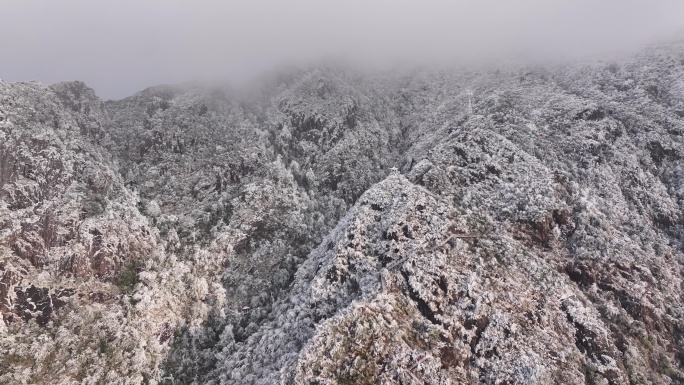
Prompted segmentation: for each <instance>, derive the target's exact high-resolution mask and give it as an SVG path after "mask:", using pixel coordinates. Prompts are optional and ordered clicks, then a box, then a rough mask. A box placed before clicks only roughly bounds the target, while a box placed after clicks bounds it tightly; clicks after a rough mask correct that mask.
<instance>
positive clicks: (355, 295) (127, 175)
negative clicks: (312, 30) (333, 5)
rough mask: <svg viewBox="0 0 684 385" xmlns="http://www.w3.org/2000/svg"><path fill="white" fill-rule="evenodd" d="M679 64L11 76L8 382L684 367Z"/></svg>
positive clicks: (0, 141)
mask: <svg viewBox="0 0 684 385" xmlns="http://www.w3.org/2000/svg"><path fill="white" fill-rule="evenodd" d="M682 79H684V49H683V48H682V45H681V44H679V43H675V44H670V45H668V46H665V47H655V48H652V49H650V50H648V51H646V52H644V53H642V54H640V55H637V56H635V57H633V58H631V59H625V60H622V61H617V62H610V63H593V64H588V65H581V66H580V65H574V66H565V67H556V68H522V67H505V68H500V69H498V70H486V71H484V70H483V71H480V72H475V71H466V70H449V71H446V70H445V71H431V70H420V71H414V72H411V73H385V74H381V75H379V74H376V75H369V74H362V73H357V72H354V71H351V70H347V69H341V68H335V67H326V68H318V69H312V70H301V71H299V70H293V71H289V72H281V73H277V74H273V75H270V76H268V77H264V78H262V79H260V80H258V81H257V82H256V83H255V85H254V87H253V88H251V89H249V90H245V91H244V92H237V91H235V90H230V89H228V88H225V87H223V88H222V87H217V88H214V89H207V88H202V87H190V86H162V87H155V88H150V89H147V90H144V91H142V92H140V93H138V94H136V95H133V96H131V97H129V98H126V99H123V100H120V101H110V102H105V103H103V102H102V101H100V100H99V99H98V98H97V97H96V96H95V94H94V92H93V91H92V90H90V89H88V88H87V87H86V86H85V85H84V84H82V83H79V82H67V83H60V84H55V85H52V86H49V87H46V86H42V85H39V84H36V83H22V84H7V83H0V87H1V90H2V92H1V93H0V96H1V97H2V99H1V100H0V102H1V103H2V104H0V198H2V200H1V201H0V314H2V322H0V348H1V349H3V351H6V352H8V353H7V354H5V355H1V356H0V382H8V383H22V382H26V383H98V382H100V383H102V382H104V383H132V384H135V383H161V384H179V383H182V384H191V383H194V384H205V383H209V384H215V385H219V384H278V383H280V384H340V385H342V384H375V383H383V384H461V383H463V384H471V383H472V384H480V383H481V384H501V383H509V384H550V383H563V384H608V385H613V384H675V383H683V382H684V337H683V336H684V310H683V309H684V303H683V302H684V296H683V294H682V293H683V292H682V290H683V288H682V282H681V281H682V278H683V273H684V271H683V270H682V269H683V264H684V248H683V246H682V241H683V240H684V239H682V236H683V234H684V228H683V224H684V217H683V215H684V213H683V212H682V208H683V207H684V206H683V205H684V168H683V167H684V166H682V164H683V163H682V157H683V156H684V144H683V142H682V141H683V140H684V138H683V134H684V80H682ZM468 91H471V92H472V113H470V111H469V108H468V95H469V92H468Z"/></svg>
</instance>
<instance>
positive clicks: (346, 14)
mask: <svg viewBox="0 0 684 385" xmlns="http://www.w3.org/2000/svg"><path fill="white" fill-rule="evenodd" d="M2 8H3V9H2V15H0V19H1V21H0V78H2V79H4V80H8V81H20V80H39V81H42V82H45V83H52V82H56V81H61V80H71V79H79V80H84V81H86V82H87V83H88V84H89V85H90V86H92V87H94V88H95V89H96V91H97V92H98V94H100V95H101V96H102V97H104V98H121V97H124V96H127V95H130V94H131V93H133V92H135V91H137V90H140V89H142V88H145V87H147V86H150V85H154V84H160V83H174V82H183V81H188V80H193V79H200V78H226V79H231V80H232V81H234V82H240V81H244V80H245V79H248V78H250V77H251V76H253V75H255V74H257V73H259V72H261V71H264V70H267V69H268V68H272V67H274V66H276V65H279V64H284V63H306V62H309V61H312V60H318V59H320V58H322V57H331V56H332V57H343V58H345V60H348V61H350V62H355V63H362V64H371V65H380V66H382V65H386V64H388V63H394V62H397V61H401V62H409V63H415V64H429V63H439V64H446V63H450V62H459V61H468V60H471V59H474V58H475V59H476V58H495V57H506V56H515V55H522V54H525V55H529V56H530V57H534V56H545V55H546V56H548V55H552V56H553V55H555V56H559V57H560V56H562V57H580V56H584V55H589V54H596V53H609V54H613V53H620V52H625V51H630V50H634V49H638V48H640V47H642V46H643V45H645V44H648V43H650V42H653V41H658V40H664V39H671V38H674V37H675V36H676V35H677V34H678V33H681V31H682V29H683V28H684V1H681V0H649V1H644V0H619V1H618V0H593V1H592V0H518V1H514V0H452V1H442V0H421V1H417V0H416V1H407V0H393V1H390V0H365V1H363V0H346V1H331V0H289V1H278V0H250V1H218V0H216V1H214V0H200V1H192V2H191V1H180V0H166V1H161V0H149V1H129V0H120V1H116V2H105V1H95V0H62V1H59V2H57V1H49V0H48V1H38V0H33V1H19V0H16V1H14V2H11V3H10V2H9V1H8V2H5V4H3V6H2Z"/></svg>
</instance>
